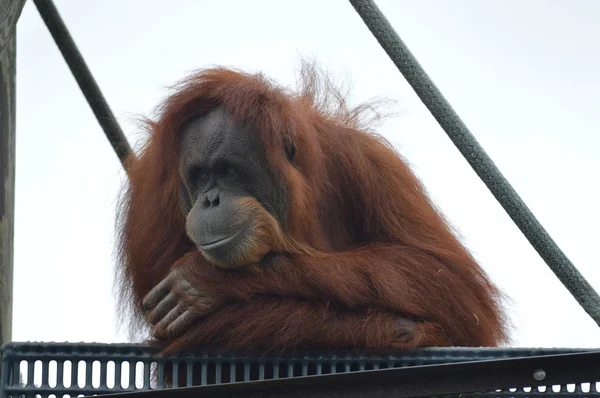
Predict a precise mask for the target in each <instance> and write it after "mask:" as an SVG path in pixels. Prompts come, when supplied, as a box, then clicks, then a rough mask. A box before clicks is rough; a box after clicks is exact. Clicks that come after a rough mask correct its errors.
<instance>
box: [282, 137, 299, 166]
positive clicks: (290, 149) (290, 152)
mask: <svg viewBox="0 0 600 398" xmlns="http://www.w3.org/2000/svg"><path fill="white" fill-rule="evenodd" d="M283 149H284V150H285V155H286V156H287V159H288V160H289V161H290V162H293V161H294V157H295V156H296V144H294V141H293V140H292V137H290V136H289V135H286V136H285V137H284V138H283Z"/></svg>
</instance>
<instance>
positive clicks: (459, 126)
mask: <svg viewBox="0 0 600 398" xmlns="http://www.w3.org/2000/svg"><path fill="white" fill-rule="evenodd" d="M350 3H351V4H352V6H353V7H354V9H355V10H356V12H358V14H359V15H360V17H361V18H362V19H363V21H364V23H365V24H366V25H367V27H368V28H369V30H370V31H371V33H372V34H373V36H375V38H376V39H377V41H378V42H379V44H380V45H381V46H382V47H383V49H384V50H385V51H386V53H387V54H388V56H389V57H390V59H391V60H392V61H393V62H394V64H396V66H397V67H398V69H399V70H400V72H401V73H402V75H404V77H405V79H406V80H407V81H408V83H409V84H410V85H411V86H412V88H413V89H414V90H415V92H416V93H417V95H418V96H419V98H420V99H421V101H422V102H423V104H425V106H427V108H428V109H429V111H430V112H431V114H432V115H433V117H434V118H435V119H436V120H437V121H438V123H439V124H440V126H441V127H442V128H443V129H444V131H445V132H446V134H448V136H449V137H450V139H451V140H452V142H453V143H454V145H456V147H457V148H458V150H459V151H460V152H461V153H462V155H463V156H464V157H465V159H466V160H467V162H469V164H470V165H471V167H472V168H473V170H475V172H476V173H477V175H478V176H479V178H481V180H483V182H484V183H485V185H486V186H487V187H488V188H489V190H490V191H491V192H492V194H493V195H494V197H495V198H496V199H497V200H498V202H499V203H500V205H502V207H503V208H504V210H505V211H506V212H507V213H508V215H509V216H510V218H511V219H512V220H513V222H514V223H515V224H516V225H517V226H518V227H519V229H520V230H521V232H522V233H523V234H524V235H525V237H526V238H527V240H529V243H531V245H532V246H533V247H534V249H535V250H536V251H537V252H538V253H539V255H540V256H541V257H542V258H543V259H544V261H545V262H546V264H548V266H549V267H550V269H551V270H552V271H553V272H554V274H555V275H556V276H557V277H558V279H560V281H561V282H562V283H563V285H565V287H566V288H567V289H568V290H569V292H571V294H572V295H573V297H574V298H575V299H576V300H577V302H578V303H579V304H580V305H581V306H582V307H583V309H584V310H585V311H586V312H587V313H588V314H589V315H590V316H591V317H592V318H593V319H594V321H596V323H597V324H598V325H599V326H600V296H598V293H597V292H596V291H595V290H594V288H593V287H592V286H591V285H590V284H589V283H588V281H587V280H586V279H585V278H584V277H583V275H581V273H580V272H579V271H578V270H577V268H575V266H574V265H573V264H572V263H571V261H570V260H569V259H568V258H567V256H566V255H565V254H564V253H563V252H562V250H561V249H560V248H559V247H558V245H557V244H556V243H555V242H554V240H553V239H552V237H551V236H550V235H549V234H548V232H547V231H546V230H545V229H544V227H543V226H542V225H541V224H540V222H539V221H538V220H537V219H536V218H535V216H534V215H533V213H532V212H531V210H529V208H528V207H527V205H525V203H524V202H523V201H522V199H521V198H520V197H519V195H518V194H517V192H516V191H515V190H514V189H513V188H512V186H511V185H510V183H509V182H508V181H507V180H506V179H505V178H504V176H503V175H502V173H501V172H500V170H498V168H497V167H496V165H495V164H494V162H493V161H492V160H491V159H490V157H489V156H488V155H487V153H486V152H485V151H484V150H483V148H482V147H481V146H480V145H479V143H478V142H477V140H476V139H475V137H474V136H473V135H472V134H471V132H470V131H469V129H468V128H467V126H466V125H465V124H464V123H463V121H462V120H461V119H460V117H459V116H458V115H457V113H456V112H455V111H454V109H452V107H451V106H450V104H449V103H448V101H447V100H446V99H445V98H444V96H443V95H442V93H441V92H440V91H439V89H438V88H437V87H436V86H435V84H434V83H433V81H432V80H431V79H430V78H429V76H428V75H427V73H425V71H424V70H423V68H422V67H421V66H420V65H419V62H418V61H417V60H416V58H415V57H414V56H413V55H412V53H411V52H410V50H409V49H408V47H406V45H405V44H404V42H403V41H402V39H401V38H400V37H399V36H398V34H397V33H396V31H395V30H394V28H393V27H392V26H391V24H390V23H389V21H388V20H387V19H386V17H385V16H384V15H383V13H382V12H381V10H380V9H379V7H377V5H376V4H375V2H374V1H372V0H350Z"/></svg>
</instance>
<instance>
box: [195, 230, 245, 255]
mask: <svg viewBox="0 0 600 398" xmlns="http://www.w3.org/2000/svg"><path fill="white" fill-rule="evenodd" d="M243 229H244V228H240V229H239V230H238V231H237V232H236V233H234V234H232V235H229V236H227V237H225V238H222V239H218V240H216V241H213V242H210V243H206V244H204V245H200V249H202V250H206V251H210V250H214V249H218V248H220V247H222V246H225V245H227V244H228V243H230V242H231V241H232V240H234V239H235V238H236V237H237V236H238V235H239V234H240V233H241V232H242V230H243Z"/></svg>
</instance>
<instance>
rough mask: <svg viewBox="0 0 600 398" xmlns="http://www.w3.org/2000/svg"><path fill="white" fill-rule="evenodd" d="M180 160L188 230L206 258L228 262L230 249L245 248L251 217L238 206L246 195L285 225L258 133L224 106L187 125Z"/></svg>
mask: <svg viewBox="0 0 600 398" xmlns="http://www.w3.org/2000/svg"><path fill="white" fill-rule="evenodd" d="M180 159H181V160H180V170H181V176H182V181H183V186H182V189H181V199H182V204H183V207H184V209H185V212H186V214H187V225H186V228H187V233H188V235H189V237H190V239H192V241H193V242H194V243H195V244H196V246H197V247H198V249H199V250H200V251H202V252H203V253H205V254H207V255H208V257H209V258H210V259H213V260H215V261H216V262H217V263H219V264H220V265H225V266H226V265H227V263H228V262H229V261H230V260H229V259H230V258H232V257H231V256H232V255H233V254H232V253H236V252H237V253H238V254H239V251H240V250H244V245H247V242H248V239H249V238H250V236H249V235H250V234H251V233H252V231H251V228H250V225H251V221H252V220H251V215H248V214H247V213H248V212H247V211H245V212H244V211H242V209H241V207H240V205H241V204H243V203H244V201H246V202H247V201H248V199H250V198H252V199H254V200H256V201H258V202H259V203H260V204H261V205H262V207H264V208H265V209H266V210H267V211H268V212H269V213H270V214H271V215H273V216H274V217H275V219H276V220H277V221H279V223H280V225H282V226H284V225H285V217H284V215H285V214H286V200H285V189H284V186H283V185H282V184H281V183H278V182H277V181H276V179H275V177H274V175H273V173H272V172H271V171H270V169H269V167H268V165H267V161H266V157H265V153H264V148H263V146H262V144H261V142H260V141H259V139H258V135H257V132H256V131H253V129H252V128H250V127H248V126H244V125H240V124H238V123H236V122H235V121H234V120H233V119H232V118H231V116H230V115H229V114H228V113H227V112H226V111H225V110H224V109H222V108H217V109H214V110H213V111H211V112H209V113H208V114H206V115H205V116H202V117H199V118H197V119H194V120H192V121H191V122H190V123H189V124H188V125H187V126H186V128H185V129H184V131H183V135H182V139H181V156H180ZM231 261H233V260H231Z"/></svg>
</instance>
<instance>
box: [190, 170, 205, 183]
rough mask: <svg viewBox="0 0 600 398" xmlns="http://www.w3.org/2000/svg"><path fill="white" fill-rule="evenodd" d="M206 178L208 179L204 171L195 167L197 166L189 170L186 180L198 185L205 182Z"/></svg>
mask: <svg viewBox="0 0 600 398" xmlns="http://www.w3.org/2000/svg"><path fill="white" fill-rule="evenodd" d="M207 178H208V175H207V174H206V172H205V171H204V169H202V168H200V167H197V166H196V167H192V168H191V169H190V174H189V176H188V179H189V181H190V182H192V183H194V182H195V183H200V182H202V181H206V179H207Z"/></svg>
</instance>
